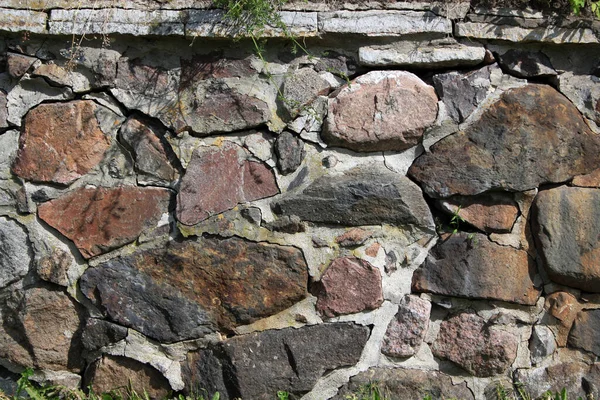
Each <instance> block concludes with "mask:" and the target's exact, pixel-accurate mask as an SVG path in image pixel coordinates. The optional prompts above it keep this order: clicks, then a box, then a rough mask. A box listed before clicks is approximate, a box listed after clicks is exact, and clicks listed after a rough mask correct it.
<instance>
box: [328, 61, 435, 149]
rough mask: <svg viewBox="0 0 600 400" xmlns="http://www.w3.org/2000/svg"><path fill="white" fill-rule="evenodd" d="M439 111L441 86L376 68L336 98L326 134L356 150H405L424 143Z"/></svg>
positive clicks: (332, 141) (331, 141)
mask: <svg viewBox="0 0 600 400" xmlns="http://www.w3.org/2000/svg"><path fill="white" fill-rule="evenodd" d="M436 116H437V96H436V95H435V91H434V90H433V88H432V87H431V86H428V85H426V84H425V83H424V82H423V81H421V80H420V79H419V78H418V77H417V76H415V75H413V74H411V73H408V72H403V71H377V72H370V73H367V74H365V75H363V76H361V77H360V78H358V79H356V80H354V81H353V82H352V83H351V84H350V85H348V86H346V87H344V88H342V90H341V91H340V92H339V93H338V94H337V95H336V96H335V97H334V98H333V99H331V100H330V102H329V111H328V113H327V120H326V122H325V128H324V131H323V136H324V139H325V141H326V142H327V143H328V144H330V145H332V146H340V147H346V148H348V149H352V150H355V151H378V150H404V149H407V148H409V147H412V146H414V145H416V144H418V143H419V142H420V140H421V137H422V136H423V132H424V131H425V128H427V127H429V126H430V125H432V124H433V122H434V121H435V118H436Z"/></svg>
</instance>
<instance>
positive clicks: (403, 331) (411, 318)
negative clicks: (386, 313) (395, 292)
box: [381, 295, 431, 357]
mask: <svg viewBox="0 0 600 400" xmlns="http://www.w3.org/2000/svg"><path fill="white" fill-rule="evenodd" d="M430 313H431V303H430V302H428V301H427V300H423V299H421V298H419V297H417V296H412V295H406V296H405V297H404V301H403V302H402V304H401V305H400V308H399V309H398V312H397V313H396V316H395V317H394V319H392V321H391V322H390V324H389V325H388V327H387V331H386V332H385V336H384V338H383V344H382V346H381V352H382V353H383V354H386V355H388V356H392V357H410V356H413V355H415V354H416V353H417V352H418V351H419V348H420V347H421V344H422V343H423V339H424V338H425V334H426V333H427V327H428V326H429V314H430Z"/></svg>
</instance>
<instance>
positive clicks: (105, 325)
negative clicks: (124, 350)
mask: <svg viewBox="0 0 600 400" xmlns="http://www.w3.org/2000/svg"><path fill="white" fill-rule="evenodd" d="M126 337H127V328H125V327H124V326H121V325H117V324H113V323H112V322H108V321H104V320H102V319H97V318H90V319H88V320H87V323H86V325H85V328H84V330H83V333H82V335H81V344H82V345H83V347H84V348H85V349H86V350H87V351H89V352H93V351H96V350H99V349H101V348H102V347H104V346H107V345H109V344H111V343H117V342H118V341H120V340H123V339H125V338H126Z"/></svg>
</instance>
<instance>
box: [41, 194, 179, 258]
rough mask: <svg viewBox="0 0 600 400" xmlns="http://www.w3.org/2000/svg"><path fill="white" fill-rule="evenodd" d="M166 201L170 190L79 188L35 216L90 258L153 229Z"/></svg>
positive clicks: (50, 202) (48, 203) (54, 201)
mask: <svg viewBox="0 0 600 400" xmlns="http://www.w3.org/2000/svg"><path fill="white" fill-rule="evenodd" d="M169 198H170V192H169V190H167V189H159V188H140V187H134V186H122V187H118V188H82V189H78V190H75V191H73V192H71V193H68V194H66V195H64V196H62V197H59V198H57V199H54V200H51V201H48V202H46V203H44V204H42V205H40V206H39V207H38V213H39V217H40V218H41V219H42V220H44V221H45V222H46V223H48V224H49V225H50V226H52V227H53V228H55V229H57V230H58V231H59V232H60V233H62V234H63V235H65V236H66V237H67V238H69V239H71V240H72V241H73V242H74V243H75V245H76V246H77V248H78V249H79V251H80V252H81V254H82V255H83V257H85V258H90V257H93V256H97V255H99V254H102V253H106V252H107V251H110V250H112V249H115V248H117V247H120V246H122V245H124V244H127V243H130V242H132V241H134V240H135V239H137V237H138V236H139V235H140V234H141V233H142V232H144V231H146V230H149V229H151V228H153V227H155V226H156V225H157V223H158V221H159V220H160V218H161V216H162V214H163V213H165V212H167V209H168V205H169Z"/></svg>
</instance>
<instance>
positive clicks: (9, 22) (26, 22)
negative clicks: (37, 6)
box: [0, 8, 48, 33]
mask: <svg viewBox="0 0 600 400" xmlns="http://www.w3.org/2000/svg"><path fill="white" fill-rule="evenodd" d="M47 17H48V14H46V13H44V12H37V11H29V10H10V9H6V8H0V31H9V32H22V31H29V32H32V33H46V18H47Z"/></svg>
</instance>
